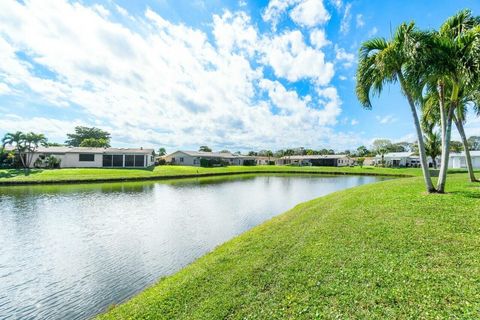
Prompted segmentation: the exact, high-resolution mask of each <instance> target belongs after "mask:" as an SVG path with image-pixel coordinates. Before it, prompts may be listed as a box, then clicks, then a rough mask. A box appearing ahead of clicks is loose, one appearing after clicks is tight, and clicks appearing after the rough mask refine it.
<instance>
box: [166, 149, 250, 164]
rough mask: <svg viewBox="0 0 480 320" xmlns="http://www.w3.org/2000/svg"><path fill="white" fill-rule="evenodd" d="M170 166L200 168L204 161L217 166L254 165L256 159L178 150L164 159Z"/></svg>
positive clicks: (228, 154)
mask: <svg viewBox="0 0 480 320" xmlns="http://www.w3.org/2000/svg"><path fill="white" fill-rule="evenodd" d="M163 159H165V161H166V162H167V163H168V164H177V165H183V166H200V165H201V162H202V159H203V160H207V161H211V162H213V163H216V164H217V165H234V166H241V165H247V164H250V165H254V164H255V157H253V156H243V155H238V154H232V153H230V152H205V151H183V150H178V151H175V152H173V153H171V154H169V155H166V156H164V157H163Z"/></svg>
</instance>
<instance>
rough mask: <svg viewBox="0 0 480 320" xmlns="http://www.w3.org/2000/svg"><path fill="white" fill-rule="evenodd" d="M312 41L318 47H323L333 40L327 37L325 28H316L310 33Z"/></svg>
mask: <svg viewBox="0 0 480 320" xmlns="http://www.w3.org/2000/svg"><path fill="white" fill-rule="evenodd" d="M310 43H311V44H312V45H313V46H314V47H315V48H317V49H321V48H323V47H325V46H327V45H329V44H330V43H331V42H330V41H329V40H328V39H327V35H326V34H325V30H324V29H314V30H313V31H312V32H311V33H310Z"/></svg>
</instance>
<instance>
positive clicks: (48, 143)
mask: <svg viewBox="0 0 480 320" xmlns="http://www.w3.org/2000/svg"><path fill="white" fill-rule="evenodd" d="M63 146H64V144H61V143H58V142H47V147H63Z"/></svg>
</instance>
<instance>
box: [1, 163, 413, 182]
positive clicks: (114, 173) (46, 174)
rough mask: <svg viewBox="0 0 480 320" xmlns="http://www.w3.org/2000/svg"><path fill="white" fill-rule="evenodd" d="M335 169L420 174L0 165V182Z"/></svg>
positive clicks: (288, 169)
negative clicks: (8, 167) (23, 168)
mask: <svg viewBox="0 0 480 320" xmlns="http://www.w3.org/2000/svg"><path fill="white" fill-rule="evenodd" d="M257 172H258V173H267V172H271V173H287V172H303V173H329V174H332V173H337V174H357V175H358V174H369V175H396V176H412V175H420V174H421V171H420V169H405V168H404V169H392V168H374V167H363V168H360V167H294V166H252V167H248V166H230V167H221V168H200V167H189V166H158V167H151V168H147V169H103V168H93V169H85V168H78V169H57V170H43V169H33V170H30V171H28V172H25V171H23V170H13V169H10V170H8V169H4V170H1V169H0V184H15V183H18V184H21V183H57V182H60V183H61V182H89V181H91V182H99V181H126V180H148V179H152V180H153V179H171V178H183V177H195V176H209V175H227V174H239V173H257Z"/></svg>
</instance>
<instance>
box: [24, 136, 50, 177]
mask: <svg viewBox="0 0 480 320" xmlns="http://www.w3.org/2000/svg"><path fill="white" fill-rule="evenodd" d="M24 140H25V153H26V155H25V167H26V168H30V165H31V163H32V159H33V156H34V153H35V151H36V150H37V149H38V147H39V146H40V145H42V146H45V145H46V144H47V138H46V137H45V135H44V134H42V133H33V132H29V133H27V134H26V135H25V138H24Z"/></svg>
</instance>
